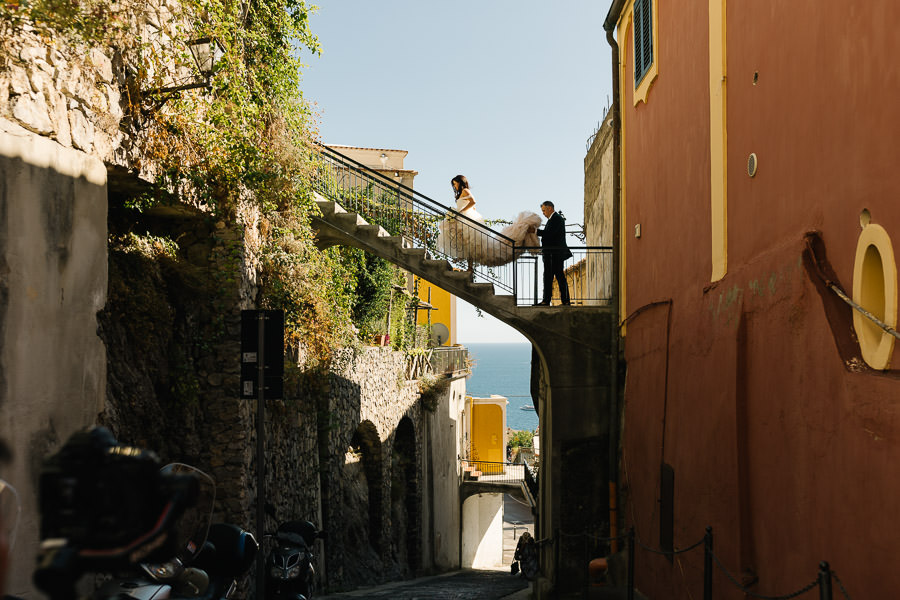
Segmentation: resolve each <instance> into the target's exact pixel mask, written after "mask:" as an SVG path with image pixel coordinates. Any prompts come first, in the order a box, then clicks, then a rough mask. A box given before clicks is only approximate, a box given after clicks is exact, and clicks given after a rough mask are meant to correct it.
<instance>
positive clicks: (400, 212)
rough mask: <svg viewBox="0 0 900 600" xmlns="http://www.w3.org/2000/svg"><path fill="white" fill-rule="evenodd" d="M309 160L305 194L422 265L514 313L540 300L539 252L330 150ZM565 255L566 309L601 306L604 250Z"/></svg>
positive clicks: (606, 295)
mask: <svg viewBox="0 0 900 600" xmlns="http://www.w3.org/2000/svg"><path fill="white" fill-rule="evenodd" d="M313 158H314V161H313V164H314V168H313V170H312V173H311V178H312V185H313V189H315V190H316V191H317V192H319V193H320V194H322V195H323V196H324V197H325V198H327V199H329V200H331V201H333V202H336V203H337V204H339V205H340V206H341V207H342V208H344V209H345V210H347V211H349V212H355V213H357V214H359V215H361V216H362V217H363V218H364V219H365V220H366V221H368V222H369V223H370V224H372V225H379V226H381V227H383V228H384V229H385V231H387V232H388V233H389V234H390V235H392V236H398V237H402V238H403V239H404V242H405V244H406V245H407V247H412V248H423V249H425V250H426V251H427V256H428V257H430V258H442V259H446V260H448V261H450V263H451V264H452V265H454V266H455V267H457V268H459V269H460V270H463V269H470V270H471V271H472V276H473V279H474V280H475V281H483V282H488V283H492V284H493V285H494V289H495V292H496V293H499V294H507V295H512V296H514V297H515V298H516V302H517V303H518V304H519V305H528V304H533V303H535V302H537V301H538V300H540V295H541V292H542V288H541V282H542V280H543V261H541V260H539V259H540V258H541V256H540V252H541V251H542V249H541V248H531V247H523V246H517V245H516V243H515V241H514V240H512V239H511V238H509V237H507V236H505V235H503V234H502V233H500V232H498V231H495V230H493V229H491V228H490V227H488V226H487V225H485V224H483V223H480V222H478V221H475V220H472V219H470V218H468V217H467V216H465V215H464V214H461V213H459V212H457V211H456V210H455V209H453V208H451V207H449V206H445V205H444V204H441V203H440V202H436V201H435V200H432V199H431V198H429V197H428V196H425V195H424V194H421V193H419V192H417V191H415V190H413V189H412V188H409V187H407V186H405V185H403V184H401V183H399V182H397V181H394V180H393V179H391V178H389V177H387V176H385V175H383V174H382V173H379V172H378V171H375V170H372V169H370V168H368V167H366V166H365V165H363V164H362V163H360V162H357V161H355V160H353V159H352V158H350V157H347V156H344V155H343V154H341V153H340V152H336V151H335V150H333V149H331V148H328V147H325V146H318V147H316V149H315V152H314V156H313ZM569 249H570V250H571V251H572V254H573V256H572V258H570V259H569V260H567V261H566V263H565V265H566V269H567V275H568V272H572V273H573V275H572V276H573V278H575V279H573V284H570V286H569V287H570V288H572V289H571V292H572V293H571V294H570V295H571V299H572V303H573V304H582V305H600V306H602V305H604V304H608V302H609V299H610V298H611V297H612V289H611V286H610V285H608V284H604V283H603V282H602V281H603V277H602V275H601V274H603V273H612V247H607V246H602V247H601V246H584V247H573V246H570V247H569ZM543 251H545V252H546V251H547V249H546V248H545V249H543ZM579 278H580V279H579Z"/></svg>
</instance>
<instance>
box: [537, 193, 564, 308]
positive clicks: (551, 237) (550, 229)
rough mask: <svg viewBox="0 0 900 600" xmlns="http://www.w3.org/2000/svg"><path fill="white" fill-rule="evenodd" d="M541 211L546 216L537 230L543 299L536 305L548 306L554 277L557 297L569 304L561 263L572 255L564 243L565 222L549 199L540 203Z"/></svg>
mask: <svg viewBox="0 0 900 600" xmlns="http://www.w3.org/2000/svg"><path fill="white" fill-rule="evenodd" d="M541 212H542V213H544V216H545V217H546V218H547V223H546V225H544V228H543V229H538V230H537V234H538V237H540V238H541V248H542V250H541V258H542V259H543V261H544V299H543V300H542V301H541V302H538V303H537V306H550V297H551V296H552V295H553V278H554V277H556V283H557V285H559V299H560V301H561V303H562V305H563V306H568V305H570V304H571V302H570V301H569V284H568V282H567V281H566V274H565V272H563V264H564V263H565V262H566V259H568V258H571V257H572V251H571V250H569V247H568V246H567V245H566V222H565V221H564V220H563V218H562V216H561V215H560V214H559V213H558V212H556V211H555V210H554V207H553V203H552V202H550V201H549V200H547V201H545V202H544V203H543V204H541Z"/></svg>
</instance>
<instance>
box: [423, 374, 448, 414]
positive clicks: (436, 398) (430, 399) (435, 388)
mask: <svg viewBox="0 0 900 600" xmlns="http://www.w3.org/2000/svg"><path fill="white" fill-rule="evenodd" d="M448 389H450V378H449V377H446V376H444V375H425V376H423V377H421V378H420V379H419V400H420V401H421V402H422V406H423V407H424V408H425V410H427V411H428V412H434V411H435V410H437V407H438V403H439V402H440V399H441V396H442V395H444V394H446V393H447V390H448Z"/></svg>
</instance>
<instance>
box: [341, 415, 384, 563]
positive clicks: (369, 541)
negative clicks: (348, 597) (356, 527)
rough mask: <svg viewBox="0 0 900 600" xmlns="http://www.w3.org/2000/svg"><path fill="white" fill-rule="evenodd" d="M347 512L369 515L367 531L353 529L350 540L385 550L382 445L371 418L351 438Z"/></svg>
mask: <svg viewBox="0 0 900 600" xmlns="http://www.w3.org/2000/svg"><path fill="white" fill-rule="evenodd" d="M347 458H348V460H347V467H348V468H347V472H346V474H345V477H346V478H347V482H348V485H347V493H346V496H345V508H346V509H347V510H346V514H354V513H355V514H359V515H367V517H368V518H367V519H365V522H364V523H363V525H364V529H363V531H356V532H354V531H351V532H349V533H350V537H349V538H348V539H350V540H354V541H355V542H356V544H351V545H350V546H349V547H348V549H347V550H348V551H349V552H353V550H352V548H353V546H354V545H355V546H357V547H359V548H361V549H363V548H366V547H370V548H371V549H372V550H373V551H374V553H375V554H376V555H377V554H380V553H381V549H382V531H383V523H384V520H383V518H382V489H383V487H382V474H381V464H382V448H381V440H380V439H379V436H378V431H377V430H376V428H375V425H373V424H372V422H371V421H363V422H362V423H360V424H359V426H358V427H357V428H356V431H355V432H354V433H353V437H352V438H351V440H350V451H349V452H348V457H347Z"/></svg>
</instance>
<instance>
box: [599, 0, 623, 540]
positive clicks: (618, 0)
mask: <svg viewBox="0 0 900 600" xmlns="http://www.w3.org/2000/svg"><path fill="white" fill-rule="evenodd" d="M624 4H625V0H614V1H613V3H612V5H611V6H610V7H609V12H608V13H607V15H606V21H604V23H603V29H605V30H606V41H607V42H608V43H609V46H610V49H611V51H612V52H611V54H612V106H610V111H611V113H612V114H611V118H610V123H609V125H610V127H612V136H613V138H612V145H613V160H612V163H613V198H612V201H613V206H612V218H613V239H612V247H613V258H612V262H613V264H612V271H613V277H612V280H613V281H612V305H613V313H614V315H615V323H616V326H615V327H613V328H611V334H610V335H611V337H612V339H611V340H610V342H611V343H610V348H611V349H612V351H613V360H612V373H611V374H610V375H611V377H610V383H611V387H612V394H611V401H610V403H609V536H610V537H616V535H617V533H618V522H619V514H618V506H619V493H618V475H619V427H620V425H621V423H620V418H619V352H620V348H619V344H620V340H621V336H620V335H619V327H618V325H619V322H620V317H621V315H619V290H620V287H619V277H620V276H621V274H620V273H619V257H620V255H621V251H620V249H619V244H620V242H621V240H620V236H619V220H620V215H619V208H620V207H619V202H620V198H621V185H622V182H621V176H620V173H621V156H620V153H619V150H620V147H621V126H620V123H621V120H620V108H621V107H620V105H619V85H620V82H619V44H618V43H617V42H616V40H615V38H614V37H613V31H614V30H615V26H616V23H617V22H618V20H619V13H621V11H622V6H623V5H624ZM610 550H611V551H612V553H615V552H616V551H617V550H618V542H616V541H615V540H613V542H612V545H611V547H610Z"/></svg>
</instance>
